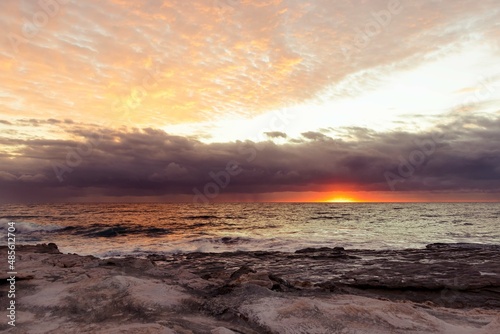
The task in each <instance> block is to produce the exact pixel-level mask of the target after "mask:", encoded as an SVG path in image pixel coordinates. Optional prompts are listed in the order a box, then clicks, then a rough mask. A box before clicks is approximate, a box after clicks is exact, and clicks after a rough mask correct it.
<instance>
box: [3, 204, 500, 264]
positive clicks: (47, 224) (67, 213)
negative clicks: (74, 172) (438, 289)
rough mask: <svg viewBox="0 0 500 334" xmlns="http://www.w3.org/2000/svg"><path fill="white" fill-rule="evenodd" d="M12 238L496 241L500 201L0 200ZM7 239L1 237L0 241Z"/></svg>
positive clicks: (224, 243) (114, 250) (101, 245)
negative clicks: (48, 202)
mask: <svg viewBox="0 0 500 334" xmlns="http://www.w3.org/2000/svg"><path fill="white" fill-rule="evenodd" d="M0 209H1V213H0V227H1V229H4V228H6V226H7V224H6V223H7V221H15V222H16V223H17V224H16V226H17V238H18V243H22V242H24V243H39V242H55V243H57V244H58V245H59V246H60V248H61V250H62V251H64V252H76V253H79V254H93V255H97V256H117V255H124V254H130V255H145V254H148V253H171V252H192V251H203V252H221V251H234V250H280V251H294V250H296V249H300V248H305V247H320V246H330V247H334V246H342V247H346V248H365V249H366V248H371V249H381V248H409V247H418V248H420V247H423V246H425V245H426V244H429V243H434V242H470V243H486V244H488V243H489V244H499V243H500V232H499V231H500V229H499V227H500V226H499V219H498V217H499V215H500V203H438V204H436V203H434V204H422V203H409V204H401V203H398V204H371V203H370V204H368V203H362V204H361V203H348V204H347V203H314V204H312V203H307V204H305V203H304V204H299V203H264V204H263V203H251V204H248V203H237V204H211V205H193V204H56V205H54V204H51V205H29V206H27V205H3V206H0ZM1 242H2V243H5V240H2V241H1Z"/></svg>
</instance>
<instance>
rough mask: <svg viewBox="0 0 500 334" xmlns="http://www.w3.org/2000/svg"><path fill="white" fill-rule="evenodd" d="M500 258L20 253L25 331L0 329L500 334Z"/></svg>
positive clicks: (19, 300)
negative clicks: (143, 256) (145, 256)
mask: <svg viewBox="0 0 500 334" xmlns="http://www.w3.org/2000/svg"><path fill="white" fill-rule="evenodd" d="M0 251H1V253H2V256H6V251H7V250H6V248H5V247H2V248H0ZM499 255H500V248H499V247H480V246H475V245H469V246H467V245H443V244H434V245H429V246H428V247H427V248H426V249H420V250H400V251H369V250H344V249H342V248H321V249H304V250H300V251H297V252H296V253H279V252H234V253H222V254H209V253H191V254H177V255H152V256H150V257H149V258H148V259H137V258H119V259H98V258H95V257H92V256H79V255H75V254H62V253H60V252H59V250H58V249H57V246H55V245H54V244H49V245H37V246H18V250H17V262H16V265H17V268H16V269H17V271H18V277H17V281H16V305H17V309H16V311H17V314H16V327H15V328H13V327H11V326H9V325H7V321H6V320H5V319H4V321H3V322H2V323H1V324H0V331H3V332H6V333H215V334H230V333H245V334H246V333H248V334H253V333H329V334H330V333H459V334H460V333H480V334H481V333H484V334H489V333H500V256H499ZM5 282H6V281H5V279H2V285H0V289H1V292H0V293H1V295H0V305H7V303H8V299H7V290H8V286H7V284H5Z"/></svg>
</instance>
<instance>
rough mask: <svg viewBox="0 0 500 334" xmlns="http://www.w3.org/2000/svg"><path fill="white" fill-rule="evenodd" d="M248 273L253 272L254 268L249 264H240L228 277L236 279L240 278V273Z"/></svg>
mask: <svg viewBox="0 0 500 334" xmlns="http://www.w3.org/2000/svg"><path fill="white" fill-rule="evenodd" d="M248 273H255V270H253V269H252V268H250V267H249V266H246V265H245V266H242V267H241V268H240V269H238V270H236V271H235V272H234V273H232V274H231V276H230V278H231V279H232V280H236V279H238V278H240V277H241V276H242V275H245V274H248Z"/></svg>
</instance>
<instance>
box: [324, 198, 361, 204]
mask: <svg viewBox="0 0 500 334" xmlns="http://www.w3.org/2000/svg"><path fill="white" fill-rule="evenodd" d="M327 202H330V203H351V202H357V201H356V200H354V199H352V198H347V197H334V198H332V199H329V200H327Z"/></svg>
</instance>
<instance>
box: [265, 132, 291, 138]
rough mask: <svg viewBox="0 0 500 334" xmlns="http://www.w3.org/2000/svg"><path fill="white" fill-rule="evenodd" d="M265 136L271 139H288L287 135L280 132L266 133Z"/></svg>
mask: <svg viewBox="0 0 500 334" xmlns="http://www.w3.org/2000/svg"><path fill="white" fill-rule="evenodd" d="M264 134H265V135H266V136H268V137H269V138H286V137H287V135H286V133H284V132H280V131H271V132H265V133H264Z"/></svg>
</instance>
